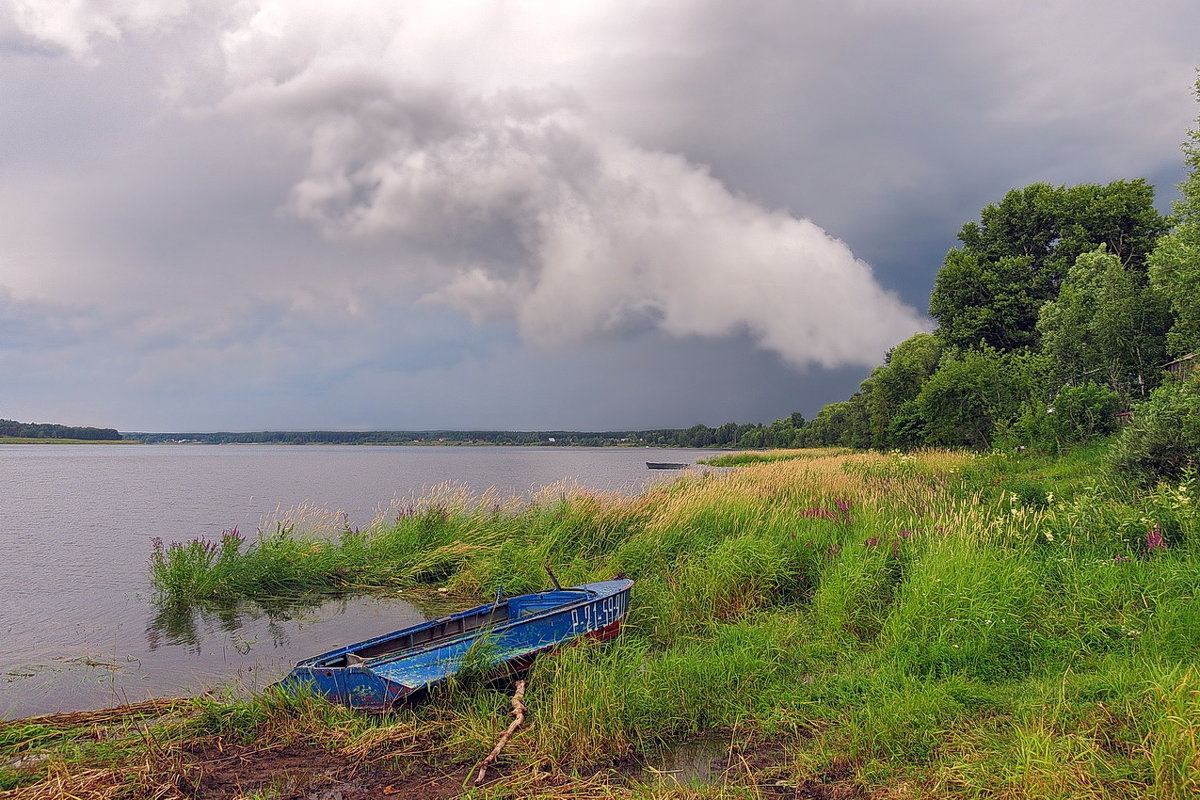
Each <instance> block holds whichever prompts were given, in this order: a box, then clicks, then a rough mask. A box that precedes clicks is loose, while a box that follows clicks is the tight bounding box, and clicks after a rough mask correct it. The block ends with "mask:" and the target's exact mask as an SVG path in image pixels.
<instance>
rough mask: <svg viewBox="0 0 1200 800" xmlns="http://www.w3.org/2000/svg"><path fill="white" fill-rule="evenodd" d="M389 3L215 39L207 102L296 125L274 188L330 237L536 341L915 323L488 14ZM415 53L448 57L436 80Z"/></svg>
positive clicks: (264, 21)
mask: <svg viewBox="0 0 1200 800" xmlns="http://www.w3.org/2000/svg"><path fill="white" fill-rule="evenodd" d="M476 5H478V4H476ZM389 8H391V7H389V6H379V5H376V4H370V3H367V4H362V5H359V6H355V9H356V11H357V12H358V13H357V14H354V13H344V12H342V11H339V17H338V18H337V19H336V20H334V19H331V18H329V16H328V15H327V14H326V13H325V12H324V11H323V10H322V9H323V7H318V8H314V7H312V6H303V5H301V6H295V5H293V4H282V3H268V4H266V5H264V6H263V8H262V9H261V10H260V11H259V13H258V14H256V15H255V16H253V17H252V18H250V20H249V21H248V22H246V23H245V24H244V25H243V26H241V27H239V28H236V29H234V30H231V31H230V32H228V33H227V34H226V35H225V37H224V39H223V42H224V49H225V53H226V58H227V64H228V79H229V81H230V92H229V94H228V96H227V97H226V98H224V99H223V100H222V101H221V102H220V103H219V104H218V106H217V107H218V108H219V109H221V110H222V111H223V112H224V113H227V114H256V115H258V116H259V117H260V118H265V119H266V120H267V121H270V122H274V123H278V124H279V125H280V127H281V129H282V128H283V127H284V126H286V128H287V129H288V131H289V133H290V134H291V136H293V137H295V136H296V132H297V131H304V132H306V134H307V140H306V141H305V142H304V145H305V146H306V147H307V150H308V153H309V166H308V170H307V173H306V174H305V175H304V176H303V178H302V179H300V180H299V181H297V182H296V184H295V186H294V187H293V189H292V191H291V195H290V199H289V202H288V209H289V210H290V211H291V212H292V213H294V214H295V215H297V216H298V217H299V218H301V219H304V220H307V221H309V222H311V223H313V224H314V225H316V226H317V227H318V228H319V229H320V230H322V231H323V232H324V233H325V234H326V235H327V236H330V237H332V238H336V239H342V240H349V241H360V242H370V243H379V242H386V241H389V240H392V241H397V242H401V243H403V244H405V245H407V246H414V245H415V246H418V247H421V248H425V249H427V250H428V251H431V252H434V253H437V254H438V263H439V264H440V265H441V267H442V276H441V278H440V282H441V284H442V286H441V288H440V289H437V290H435V291H432V292H430V293H429V294H427V295H426V300H427V301H441V302H445V303H447V304H449V305H451V306H453V307H455V308H458V309H460V310H462V311H464V312H465V313H467V314H469V315H470V316H471V317H472V318H473V319H485V318H490V317H495V316H498V315H503V316H507V317H511V318H512V319H514V320H516V322H517V324H518V326H519V329H520V331H521V333H522V335H523V336H524V337H525V338H526V340H527V341H531V342H535V343H538V344H542V345H561V344H569V343H573V342H578V341H580V340H582V339H585V338H587V337H589V336H593V335H597V334H613V333H619V332H621V331H623V330H626V329H627V328H629V327H630V326H634V327H644V326H657V327H659V328H660V329H661V330H663V331H665V332H668V333H670V334H672V335H675V336H728V335H731V334H735V333H740V332H742V331H749V332H750V333H751V335H752V336H753V337H755V339H756V340H757V341H758V342H759V343H760V344H761V345H762V346H764V347H767V348H769V349H771V350H773V351H775V352H776V353H778V354H779V355H781V356H782V357H783V358H784V359H786V360H787V361H788V362H789V363H792V364H794V365H797V366H805V365H808V364H811V363H818V364H822V365H825V366H834V365H839V364H847V363H853V364H860V365H871V364H874V363H877V362H878V361H879V359H880V358H881V356H882V354H883V353H884V351H885V350H886V349H887V348H888V347H889V346H890V345H891V344H894V343H895V342H896V341H898V340H900V339H903V338H905V337H906V336H908V335H909V334H911V333H912V332H914V331H915V330H917V329H920V328H921V327H923V325H924V323H923V320H922V319H921V318H920V317H919V315H917V314H916V313H915V312H914V311H913V310H912V309H910V308H907V307H905V306H903V305H902V304H901V303H900V302H899V300H898V299H897V298H896V297H895V296H894V295H893V294H891V293H889V292H886V291H884V290H883V289H882V288H881V287H880V286H879V285H878V283H877V282H876V281H875V279H874V277H873V276H872V274H871V270H870V269H869V268H868V267H867V266H866V265H865V264H863V263H862V262H861V261H858V260H857V259H855V258H854V256H853V255H852V253H851V252H850V251H849V249H848V248H847V247H846V246H845V245H844V244H843V243H841V242H838V241H835V240H833V239H832V238H831V237H829V236H828V235H827V234H825V232H824V231H822V230H821V229H820V228H819V227H817V226H816V225H814V224H813V223H811V222H809V221H806V220H800V219H796V218H793V217H791V216H789V215H787V214H786V213H783V212H780V211H773V210H770V209H767V208H763V207H761V206H759V205H757V204H755V203H754V202H752V201H751V200H749V199H747V198H743V197H737V196H734V195H733V194H731V193H730V192H729V191H728V190H727V189H726V188H725V187H723V186H722V185H721V184H720V183H719V182H718V181H716V180H714V179H713V178H712V177H711V176H709V175H708V173H707V171H706V169H705V168H704V167H703V166H702V165H698V164H694V163H689V162H688V161H687V160H686V159H684V158H682V157H679V156H676V155H671V154H668V153H663V152H656V151H654V150H650V149H646V148H643V147H639V146H638V145H637V144H635V143H634V142H631V141H629V140H628V139H625V138H623V137H621V136H620V135H619V134H617V133H615V132H613V131H609V130H606V129H605V128H604V126H603V124H602V123H601V122H599V121H598V119H597V118H596V117H595V116H594V115H593V114H591V113H590V112H589V110H588V108H587V106H586V98H585V97H581V96H580V94H579V93H578V92H577V91H576V90H574V89H569V88H563V87H562V86H561V85H558V84H556V83H555V82H554V78H556V77H559V75H560V74H562V73H560V72H553V71H552V72H551V73H550V74H524V75H523V74H521V73H522V72H523V70H524V71H525V72H531V71H530V70H529V69H528V67H529V66H530V64H529V63H527V62H526V60H524V59H523V58H522V56H521V53H518V52H517V51H516V50H515V49H514V48H511V47H510V48H509V49H502V48H496V47H495V46H492V47H491V48H490V50H489V46H488V44H489V42H493V41H494V38H493V37H492V34H493V33H494V31H491V30H481V29H480V28H479V26H478V25H468V26H467V32H466V33H464V32H463V30H462V29H461V28H451V27H448V26H444V25H443V22H444V21H445V20H444V17H443V16H442V15H440V14H437V13H432V12H430V8H429V7H428V6H416V5H411V4H410V5H407V6H405V9H404V10H405V14H404V15H400V14H398V13H396V12H394V11H392V12H388V11H387V10H386V9H389ZM489 8H490V9H491V10H492V11H496V10H497V9H499V8H501V6H490V7H489ZM504 8H513V7H512V6H505V7H504ZM530 13H533V12H531V11H529V10H528V9H522V11H518V12H515V13H514V14H513V15H512V16H511V17H507V18H505V19H503V20H502V21H501V23H502V24H500V27H501V28H506V29H508V30H527V31H541V32H542V33H545V32H546V30H547V26H545V25H538V26H535V25H529V24H523V23H528V22H529V19H530V17H528V16H526V15H527V14H530ZM427 14H428V16H427ZM484 16H485V17H487V16H488V15H486V14H485V15H484ZM560 17H561V15H560ZM562 21H563V20H562V19H561V18H560V19H556V20H553V21H552V22H562ZM325 23H328V24H325ZM564 27H570V26H564ZM550 28H553V24H551V25H550ZM572 33H573V34H574V35H577V36H578V35H580V31H579V30H578V29H575V30H573V31H572ZM531 35H533V36H534V38H535V39H538V40H540V39H539V38H538V36H537V34H536V33H532V34H531ZM542 38H544V37H542ZM434 44H436V45H438V46H434ZM571 44H578V47H577V48H576V49H578V50H579V51H580V52H590V51H591V50H592V49H594V48H593V46H592V44H593V43H592V42H590V41H589V40H587V39H586V38H585V39H583V40H581V41H578V42H577V43H576V42H563V41H560V42H559V46H558V48H557V49H556V50H555V51H554V52H555V55H552V56H551V57H549V60H550V61H559V60H564V59H567V56H566V55H565V54H567V53H569V52H570V51H571V50H572V47H571V46H570V45H571ZM410 45H412V46H410ZM478 49H483V50H484V51H485V52H490V53H491V55H493V56H495V58H496V59H497V60H496V63H495V66H496V68H497V70H498V72H499V73H501V74H505V75H508V76H510V79H511V80H512V81H513V83H512V84H511V85H508V86H499V87H495V88H493V89H491V90H480V89H479V87H476V86H464V85H463V84H462V83H461V82H460V81H459V80H458V79H459V78H460V77H461V75H462V70H461V69H459V68H457V67H455V66H454V65H453V62H454V61H456V60H470V59H471V58H473V57H475V54H476V52H477V50H478ZM414 50H415V51H416V52H417V53H418V54H419V56H420V57H417V56H414V54H413V53H414ZM532 60H533V61H534V62H536V63H537V64H542V65H544V63H545V61H546V60H547V57H545V56H536V57H534V58H533V59H532ZM430 62H433V63H434V64H437V65H439V66H441V65H445V67H446V69H445V70H444V71H442V72H435V73H434V74H433V75H431V74H430ZM534 72H535V71H534ZM568 72H569V70H568ZM493 83H494V81H493Z"/></svg>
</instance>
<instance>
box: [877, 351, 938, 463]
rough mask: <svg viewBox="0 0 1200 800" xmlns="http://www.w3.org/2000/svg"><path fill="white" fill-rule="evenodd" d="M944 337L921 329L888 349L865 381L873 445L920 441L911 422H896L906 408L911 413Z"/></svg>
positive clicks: (908, 444)
mask: <svg viewBox="0 0 1200 800" xmlns="http://www.w3.org/2000/svg"><path fill="white" fill-rule="evenodd" d="M941 355H942V343H941V341H940V340H939V339H938V338H937V337H936V336H934V335H933V334H931V333H918V334H916V335H914V336H912V337H910V338H908V339H906V340H905V341H903V342H901V343H900V344H898V345H896V346H895V347H893V348H892V349H891V350H889V351H888V354H887V356H886V358H885V360H884V364H883V366H881V367H876V368H875V369H874V370H872V372H871V377H869V378H867V380H865V381H863V383H862V391H863V393H864V395H865V402H866V412H867V425H868V429H869V434H870V440H871V446H872V447H874V448H877V449H890V448H893V447H909V446H912V445H914V444H916V441H915V440H914V438H913V437H912V435H911V433H912V429H911V426H910V425H907V424H903V425H899V426H897V425H894V420H895V418H896V417H897V416H898V415H899V414H900V413H901V409H904V413H905V415H910V414H911V413H912V412H913V411H914V410H915V406H914V405H913V401H915V400H916V398H917V395H918V394H919V393H920V391H921V386H922V385H924V383H925V381H926V379H928V378H929V376H930V375H932V374H933V372H934V370H936V369H937V365H938V360H939V359H940V358H941Z"/></svg>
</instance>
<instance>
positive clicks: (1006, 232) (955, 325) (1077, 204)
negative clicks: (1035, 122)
mask: <svg viewBox="0 0 1200 800" xmlns="http://www.w3.org/2000/svg"><path fill="white" fill-rule="evenodd" d="M1165 230H1166V221H1165V220H1164V219H1163V218H1162V216H1161V215H1159V213H1158V212H1157V211H1156V210H1155V208H1154V189H1153V187H1151V186H1150V185H1149V184H1148V183H1146V182H1145V181H1144V180H1141V179H1139V180H1134V181H1114V182H1113V183H1110V184H1108V185H1105V186H1101V185H1099V184H1081V185H1079V186H1072V187H1069V188H1068V187H1065V186H1060V187H1052V186H1049V185H1047V184H1044V183H1038V184H1033V185H1032V186H1028V187H1026V188H1024V189H1013V190H1012V191H1010V192H1009V193H1008V194H1007V195H1005V196H1004V199H1003V200H1001V201H1000V202H999V203H997V204H994V205H988V206H986V207H985V208H984V209H983V211H982V212H981V214H980V221H979V222H978V223H976V222H968V223H966V224H965V225H963V227H962V230H960V231H959V234H958V238H959V241H961V242H962V247H961V248H956V249H953V250H951V251H950V252H949V253H947V255H946V259H945V261H944V262H943V266H942V269H941V271H940V272H939V273H938V276H937V280H936V282H935V285H934V290H933V294H932V295H931V297H930V302H929V312H930V314H931V315H932V316H933V317H934V319H936V320H937V321H938V324H939V326H940V327H939V329H938V335H939V336H940V337H941V338H942V339H943V340H944V341H945V342H946V343H947V344H949V345H952V346H956V347H960V348H968V347H975V346H976V345H978V344H980V343H981V342H982V343H984V344H987V345H989V346H991V347H995V348H997V349H1000V350H1014V349H1017V348H1021V347H1027V346H1033V345H1036V344H1037V342H1038V333H1037V320H1038V314H1039V312H1040V310H1041V307H1042V305H1043V304H1044V303H1046V302H1047V301H1048V300H1052V299H1054V298H1055V297H1056V296H1057V295H1058V291H1059V287H1060V286H1061V284H1062V282H1063V280H1064V279H1065V278H1066V275H1067V271H1068V269H1069V268H1070V266H1071V265H1072V264H1074V263H1075V260H1076V259H1077V258H1078V257H1079V256H1080V255H1081V254H1082V253H1084V252H1087V251H1090V250H1094V249H1095V248H1096V247H1097V246H1098V245H1105V247H1107V249H1108V252H1110V253H1112V254H1114V255H1115V256H1116V257H1117V258H1119V259H1120V261H1121V263H1122V264H1124V265H1125V266H1126V267H1127V268H1129V269H1130V270H1132V272H1133V273H1134V274H1135V275H1138V276H1139V278H1138V279H1139V280H1141V277H1140V276H1141V275H1142V274H1144V272H1145V262H1146V257H1147V256H1148V255H1149V253H1150V252H1151V250H1152V248H1153V246H1154V242H1155V240H1156V239H1157V237H1158V236H1160V235H1161V234H1162V233H1163V232H1164V231H1165Z"/></svg>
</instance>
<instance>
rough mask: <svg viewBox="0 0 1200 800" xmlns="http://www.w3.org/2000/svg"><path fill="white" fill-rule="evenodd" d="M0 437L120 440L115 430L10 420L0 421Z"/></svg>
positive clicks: (119, 435)
mask: <svg viewBox="0 0 1200 800" xmlns="http://www.w3.org/2000/svg"><path fill="white" fill-rule="evenodd" d="M0 436H4V437H13V438H18V439H87V440H94V441H119V440H120V439H121V438H122V437H121V434H120V433H119V432H118V431H117V429H116V428H90V427H86V426H75V425H53V424H49V423H33V422H17V421H16V420H11V419H0Z"/></svg>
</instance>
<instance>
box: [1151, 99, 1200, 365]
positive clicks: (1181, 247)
mask: <svg viewBox="0 0 1200 800" xmlns="http://www.w3.org/2000/svg"><path fill="white" fill-rule="evenodd" d="M1196 97H1197V99H1198V100H1200V80H1197V82H1196ZM1197 123H1200V118H1198V119H1197ZM1183 152H1184V156H1185V160H1186V162H1187V165H1188V166H1189V167H1190V171H1189V173H1188V176H1187V178H1186V179H1185V180H1184V182H1183V183H1182V184H1180V185H1179V191H1180V194H1181V197H1180V199H1179V200H1177V201H1176V202H1175V204H1174V211H1175V213H1174V215H1173V219H1172V221H1173V223H1174V225H1173V227H1172V229H1171V232H1170V233H1168V234H1167V235H1165V236H1163V237H1162V238H1161V239H1160V240H1159V241H1158V245H1157V246H1156V247H1155V248H1154V252H1153V253H1152V254H1151V256H1150V281H1151V284H1152V285H1153V286H1154V288H1155V289H1156V290H1157V291H1159V292H1160V293H1161V294H1162V296H1163V297H1165V298H1166V300H1167V302H1169V303H1170V306H1171V311H1172V312H1173V313H1174V315H1175V324H1174V326H1173V327H1172V328H1171V331H1170V333H1169V334H1168V337H1167V345H1168V348H1169V350H1170V353H1171V354H1172V355H1174V356H1183V355H1187V354H1188V353H1194V352H1196V351H1197V350H1200V288H1198V287H1200V124H1198V125H1197V127H1196V129H1195V130H1192V131H1190V132H1189V134H1188V140H1187V141H1186V142H1185V143H1184V145H1183Z"/></svg>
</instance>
